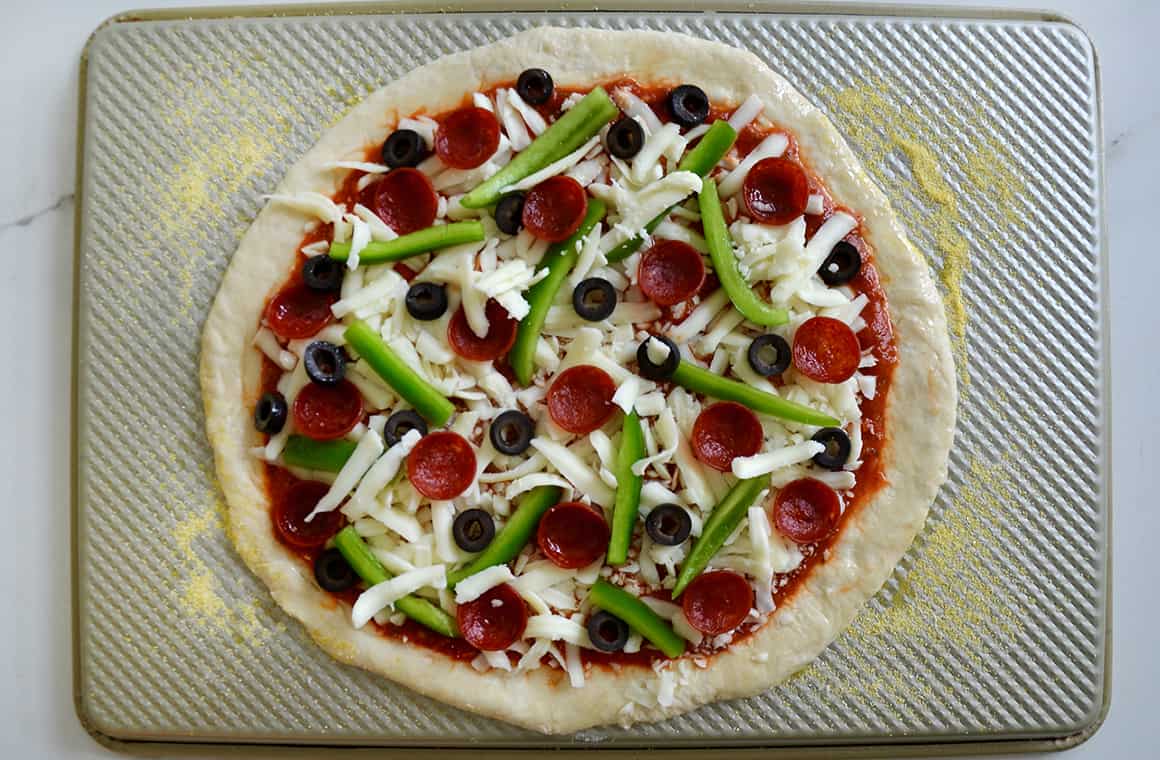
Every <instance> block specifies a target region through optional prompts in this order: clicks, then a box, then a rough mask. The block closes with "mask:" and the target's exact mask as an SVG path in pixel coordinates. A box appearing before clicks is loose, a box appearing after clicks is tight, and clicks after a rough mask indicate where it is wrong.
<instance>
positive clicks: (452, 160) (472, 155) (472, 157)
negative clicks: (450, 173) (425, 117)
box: [435, 106, 499, 169]
mask: <svg viewBox="0 0 1160 760" xmlns="http://www.w3.org/2000/svg"><path fill="white" fill-rule="evenodd" d="M498 147H499V122H498V121H496V118H495V114H493V113H492V112H491V111H488V110H487V109H484V108H475V107H474V106H468V107H467V108H460V109H459V110H458V111H452V112H451V113H449V114H447V115H446V116H444V117H443V118H442V119H441V120H440V121H439V127H438V128H437V129H436V130H435V153H436V154H437V155H438V156H439V160H440V161H442V162H443V163H445V164H447V165H448V166H450V167H451V168H453V169H474V168H475V167H477V166H479V165H480V164H482V163H483V162H484V161H486V160H487V159H489V158H491V156H492V154H493V153H495V151H496V148H498Z"/></svg>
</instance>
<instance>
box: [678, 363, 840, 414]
mask: <svg viewBox="0 0 1160 760" xmlns="http://www.w3.org/2000/svg"><path fill="white" fill-rule="evenodd" d="M669 380H671V381H672V382H674V383H676V384H677V385H680V386H682V387H685V388H688V389H689V390H691V391H694V392H695V393H703V394H705V395H706V396H711V397H712V398H719V399H723V400H725V401H736V402H737V403H738V404H741V405H742V406H747V407H749V408H750V409H752V410H753V411H755V412H760V413H762V414H768V415H770V416H772V417H780V418H781V419H783V420H789V421H790V422H800V423H801V424H803V425H816V426H818V427H835V426H837V425H838V424H840V423H839V421H838V420H837V419H835V418H834V417H831V416H830V415H828V414H823V413H822V412H819V411H818V410H817V409H811V408H810V407H808V406H804V405H802V404H795V403H794V402H792V401H787V400H785V399H783V398H781V397H780V396H775V395H773V394H772V393H766V392H765V391H763V390H759V389H757V388H754V387H753V386H751V385H746V384H745V383H742V382H740V381H738V380H731V379H729V378H727V377H721V376H720V375H718V374H715V373H713V372H710V371H709V370H707V369H703V368H701V367H698V366H697V365H696V364H692V363H690V362H687V361H685V360H684V359H682V360H681V363H680V364H678V365H677V371H676V372H674V373H673V374H672V376H671V377H669Z"/></svg>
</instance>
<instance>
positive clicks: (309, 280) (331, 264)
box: [302, 255, 346, 292]
mask: <svg viewBox="0 0 1160 760" xmlns="http://www.w3.org/2000/svg"><path fill="white" fill-rule="evenodd" d="M345 269H346V265H345V264H343V262H341V261H339V260H338V259H332V258H330V257H329V256H325V255H324V256H314V257H313V258H309V259H307V260H306V263H305V264H303V265H302V281H303V282H304V283H306V287H308V288H310V289H311V290H320V291H323V292H332V291H336V290H338V289H340V288H341V287H342V278H343V275H345V274H346V272H345Z"/></svg>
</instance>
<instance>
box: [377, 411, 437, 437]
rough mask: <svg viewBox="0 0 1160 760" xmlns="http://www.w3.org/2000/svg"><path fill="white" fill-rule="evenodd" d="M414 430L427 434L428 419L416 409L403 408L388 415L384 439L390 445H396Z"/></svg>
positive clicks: (420, 433)
mask: <svg viewBox="0 0 1160 760" xmlns="http://www.w3.org/2000/svg"><path fill="white" fill-rule="evenodd" d="M412 430H418V431H419V435H421V436H423V435H427V421H426V420H424V419H423V417H422V416H420V414H419V413H418V412H416V411H415V410H414V409H402V410H400V411H397V412H395V413H394V414H392V415H391V416H390V417H387V424H386V426H385V427H384V428H383V440H385V441H386V442H387V445H388V446H394V445H395V444H396V443H398V442H399V441H401V440H403V436H405V435H406V434H407V433H409V432H411V431H412Z"/></svg>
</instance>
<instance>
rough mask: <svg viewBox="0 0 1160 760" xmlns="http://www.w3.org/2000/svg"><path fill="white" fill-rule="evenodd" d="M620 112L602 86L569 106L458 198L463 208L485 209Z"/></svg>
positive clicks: (572, 149) (580, 143) (576, 146)
mask: <svg viewBox="0 0 1160 760" xmlns="http://www.w3.org/2000/svg"><path fill="white" fill-rule="evenodd" d="M618 113H620V109H619V108H617V107H616V104H615V103H613V102H612V98H610V97H608V93H607V92H605V91H604V88H603V87H597V88H596V89H595V90H593V91H592V92H590V93H588V94H587V95H585V96H584V98H583V99H582V100H581V101H580V102H579V103H577V104H576V105H574V106H572V107H571V108H570V109H568V111H567V112H565V113H564V115H563V116H561V117H560V118H559V119H557V120H556V121H555V122H554V123H553V124H552V125H551V126H549V127H548V128H547V129H546V130H544V133H543V134H541V135H540V136H539V137H537V138H536V139H535V140H533V141H532V144H531V145H529V146H528V147H527V148H525V149H524V150H522V151H520V152H519V153H517V154H516V157H515V158H513V159H512V160H511V162H510V163H509V164H508V165H507V166H505V167H504V168H502V169H500V170H499V171H498V172H496V173H495V174H493V175H492V176H491V178H489V179H487V180H485V181H484V182H483V183H482V184H481V185H479V186H477V187H476V188H475V189H474V190H472V191H471V192H470V193H468V194H467V195H465V196H463V198H461V199H460V201H459V204H460V205H461V206H463V207H464V208H484V207H486V206H491V205H493V204H494V203H495V202H496V201H498V200H499V197H500V195H501V194H502V191H503V189H504V188H505V187H507V186H508V185H514V184H515V183H517V182H519V181H520V180H521V179H523V178H524V177H527V176H528V175H530V174H535V173H536V172H538V171H539V170H540V169H543V168H544V167H545V166H547V165H548V164H550V163H552V162H553V161H559V160H560V159H561V158H563V157H564V156H566V155H568V154H569V153H571V152H572V151H574V150H576V149H577V148H579V147H580V146H581V145H583V144H584V143H585V142H587V140H588V138H590V137H592V136H593V135H594V134H596V133H597V132H599V131H600V128H601V127H603V126H604V125H605V124H607V123H608V122H610V121H612V119H613V118H614V117H615V116H616V115H617V114H618Z"/></svg>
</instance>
